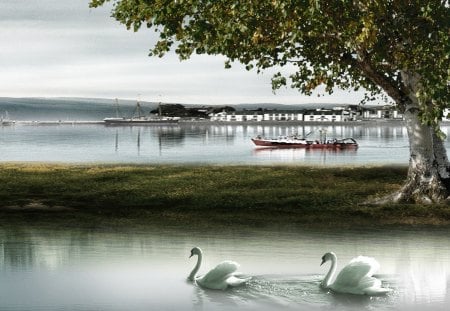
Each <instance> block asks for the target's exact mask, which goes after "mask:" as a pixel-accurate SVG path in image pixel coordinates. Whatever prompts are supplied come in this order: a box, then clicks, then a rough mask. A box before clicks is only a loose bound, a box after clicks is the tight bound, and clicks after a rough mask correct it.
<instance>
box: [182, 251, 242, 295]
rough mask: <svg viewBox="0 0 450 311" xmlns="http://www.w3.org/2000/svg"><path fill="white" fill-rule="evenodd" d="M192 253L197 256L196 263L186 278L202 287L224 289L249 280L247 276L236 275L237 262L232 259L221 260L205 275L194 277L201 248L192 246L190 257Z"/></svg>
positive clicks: (200, 256)
mask: <svg viewBox="0 0 450 311" xmlns="http://www.w3.org/2000/svg"><path fill="white" fill-rule="evenodd" d="M194 255H197V256H198V259H197V264H196V265H195V267H194V269H193V270H192V272H191V274H189V277H188V280H190V281H195V282H197V284H199V285H200V286H202V287H206V288H210V289H225V288H227V287H228V286H237V285H240V284H243V283H245V282H246V281H248V280H249V278H239V277H237V276H236V274H237V272H236V270H237V269H238V268H239V264H238V263H236V262H234V261H222V262H221V263H220V264H218V265H217V266H216V267H215V268H214V269H212V270H210V271H209V272H208V273H206V274H205V275H203V276H197V277H196V276H195V275H196V274H197V272H198V270H199V269H200V265H201V264H202V250H201V249H200V248H199V247H194V248H193V249H192V250H191V256H190V257H192V256H194ZM190 257H189V258H190Z"/></svg>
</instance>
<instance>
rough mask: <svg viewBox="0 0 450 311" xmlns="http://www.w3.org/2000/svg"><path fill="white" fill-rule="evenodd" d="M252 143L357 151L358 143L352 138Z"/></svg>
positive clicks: (265, 140) (257, 141)
mask: <svg viewBox="0 0 450 311" xmlns="http://www.w3.org/2000/svg"><path fill="white" fill-rule="evenodd" d="M252 142H253V143H254V144H255V145H256V146H257V147H266V148H305V149H357V148H358V143H357V142H356V141H355V140H354V139H353V138H346V139H342V140H331V141H328V142H324V143H321V142H317V141H310V140H308V141H307V140H303V139H299V140H277V139H264V138H261V139H259V138H252Z"/></svg>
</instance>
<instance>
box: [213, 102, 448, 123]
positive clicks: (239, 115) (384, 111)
mask: <svg viewBox="0 0 450 311" xmlns="http://www.w3.org/2000/svg"><path fill="white" fill-rule="evenodd" d="M447 116H448V117H449V119H450V115H449V113H447ZM209 117H210V120H211V121H226V122H246V121H256V122H264V121H303V122H349V121H358V120H387V119H388V120H402V119H403V115H402V114H401V113H399V112H398V110H396V109H395V108H394V107H393V106H388V105H386V106H375V107H365V106H361V105H346V106H335V107H332V108H318V109H301V110H300V109H299V110H267V109H258V110H243V111H230V112H226V111H221V112H217V113H210V114H209Z"/></svg>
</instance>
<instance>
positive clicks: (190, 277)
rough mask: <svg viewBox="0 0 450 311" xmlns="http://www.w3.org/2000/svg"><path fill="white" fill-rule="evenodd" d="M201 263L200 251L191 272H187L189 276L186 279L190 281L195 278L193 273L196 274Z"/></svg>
mask: <svg viewBox="0 0 450 311" xmlns="http://www.w3.org/2000/svg"><path fill="white" fill-rule="evenodd" d="M201 264H202V253H199V254H198V255H197V263H196V265H195V267H194V269H192V272H191V274H189V277H188V279H189V280H190V281H194V280H195V275H196V274H197V272H198V270H200V266H201Z"/></svg>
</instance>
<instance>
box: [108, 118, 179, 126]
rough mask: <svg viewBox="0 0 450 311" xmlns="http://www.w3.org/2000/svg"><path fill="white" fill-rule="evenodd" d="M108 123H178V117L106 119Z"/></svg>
mask: <svg viewBox="0 0 450 311" xmlns="http://www.w3.org/2000/svg"><path fill="white" fill-rule="evenodd" d="M103 122H105V124H106V125H177V124H178V120H177V119H116V118H111V119H104V120H103Z"/></svg>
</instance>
